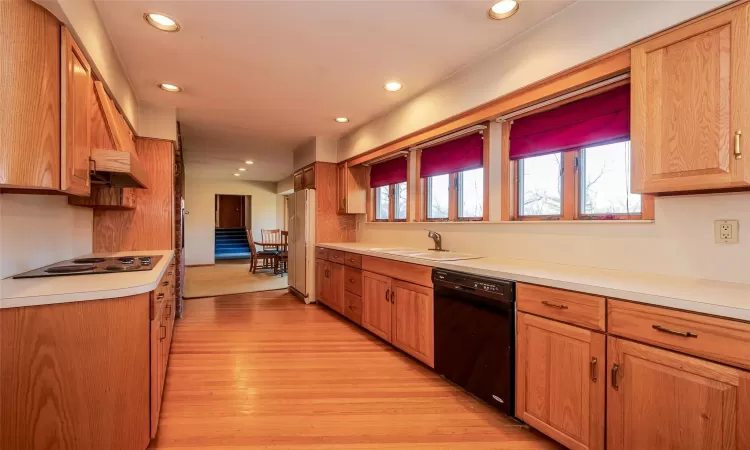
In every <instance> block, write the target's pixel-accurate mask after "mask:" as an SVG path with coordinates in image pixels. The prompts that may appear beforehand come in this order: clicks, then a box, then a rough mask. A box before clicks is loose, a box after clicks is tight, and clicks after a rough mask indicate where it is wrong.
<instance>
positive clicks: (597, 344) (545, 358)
mask: <svg viewBox="0 0 750 450" xmlns="http://www.w3.org/2000/svg"><path fill="white" fill-rule="evenodd" d="M517 335H518V339H517V347H516V355H517V361H516V416H517V417H518V418H519V419H521V420H523V421H524V422H526V423H528V424H529V425H531V426H532V427H534V428H536V429H538V430H540V431H541V432H543V433H544V434H546V435H547V436H549V437H551V438H553V439H555V440H556V441H558V442H560V443H561V444H563V445H565V446H566V447H568V448H570V449H576V450H586V449H591V450H595V449H604V440H605V438H604V417H605V415H604V413H605V392H606V388H605V386H606V376H605V370H606V363H605V354H606V353H605V337H604V335H603V334H600V333H595V332H592V331H589V330H586V329H583V328H578V327H575V326H571V325H566V324H563V323H560V322H555V321H553V320H549V319H544V318H541V317H536V316H532V315H530V314H526V313H522V312H519V313H518V316H517ZM641 448H642V449H646V448H661V447H641Z"/></svg>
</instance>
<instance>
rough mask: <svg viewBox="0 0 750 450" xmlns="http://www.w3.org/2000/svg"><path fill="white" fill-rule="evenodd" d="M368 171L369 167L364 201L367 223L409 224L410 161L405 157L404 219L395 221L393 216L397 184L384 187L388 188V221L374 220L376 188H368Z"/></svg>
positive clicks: (367, 175) (394, 213)
mask: <svg viewBox="0 0 750 450" xmlns="http://www.w3.org/2000/svg"><path fill="white" fill-rule="evenodd" d="M370 169H371V166H368V167H367V174H366V180H365V183H366V184H365V186H367V189H366V194H367V195H366V199H365V203H366V205H367V221H368V222H377V223H387V222H409V221H410V211H409V205H410V203H409V202H410V200H411V194H410V192H409V191H410V189H409V186H410V185H411V179H410V178H409V177H410V173H411V171H410V169H411V161H410V159H409V158H408V156H407V159H406V173H407V177H406V181H405V182H404V181H402V183H406V219H395V218H394V217H395V215H396V211H395V207H396V206H395V205H396V202H395V201H394V200H395V195H396V184H399V183H392V184H388V185H386V186H388V197H389V199H390V201H389V202H388V219H377V218H376V217H377V215H376V206H377V202H376V200H375V198H376V196H375V190H376V189H377V188H372V187H369V186H370ZM381 187H384V186H381Z"/></svg>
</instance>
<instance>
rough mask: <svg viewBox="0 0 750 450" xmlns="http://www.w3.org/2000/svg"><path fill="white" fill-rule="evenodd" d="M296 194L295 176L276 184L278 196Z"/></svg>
mask: <svg viewBox="0 0 750 450" xmlns="http://www.w3.org/2000/svg"><path fill="white" fill-rule="evenodd" d="M292 192H294V175H289V176H288V177H286V178H284V179H283V180H280V181H278V182H276V193H277V194H291V193H292Z"/></svg>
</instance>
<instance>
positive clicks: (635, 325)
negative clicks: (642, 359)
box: [608, 300, 750, 369]
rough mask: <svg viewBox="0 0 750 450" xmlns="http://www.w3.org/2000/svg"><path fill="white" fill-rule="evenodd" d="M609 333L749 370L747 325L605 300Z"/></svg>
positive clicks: (748, 334) (748, 332)
mask: <svg viewBox="0 0 750 450" xmlns="http://www.w3.org/2000/svg"><path fill="white" fill-rule="evenodd" d="M608 303H609V305H608V316H609V321H608V332H609V334H613V335H617V336H622V337H626V338H628V339H633V340H635V341H641V342H644V343H647V344H652V345H656V346H658V347H664V348H669V349H673V350H677V351H679V352H683V353H688V354H691V355H695V356H700V357H703V358H706V359H710V360H712V361H717V362H722V363H725V364H730V365H733V366H738V367H741V368H744V369H750V324H748V323H746V322H740V321H736V320H729V319H721V318H718V317H710V316H705V315H702V314H696V313H690V312H683V311H675V310H673V309H667V308H659V307H656V306H649V305H641V304H638V303H632V302H625V301H621V300H608Z"/></svg>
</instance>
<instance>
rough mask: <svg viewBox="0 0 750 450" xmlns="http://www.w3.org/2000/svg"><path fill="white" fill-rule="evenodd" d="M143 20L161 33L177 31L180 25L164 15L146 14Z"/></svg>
mask: <svg viewBox="0 0 750 450" xmlns="http://www.w3.org/2000/svg"><path fill="white" fill-rule="evenodd" d="M143 19H144V20H145V21H146V22H148V24H149V25H151V26H152V27H154V28H158V29H159V30H162V31H179V30H180V24H179V23H177V21H176V20H174V19H173V18H171V17H169V16H165V15H164V14H157V13H146V14H144V15H143Z"/></svg>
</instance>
